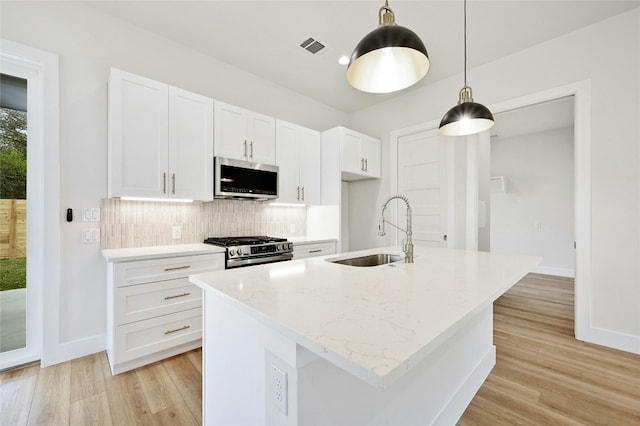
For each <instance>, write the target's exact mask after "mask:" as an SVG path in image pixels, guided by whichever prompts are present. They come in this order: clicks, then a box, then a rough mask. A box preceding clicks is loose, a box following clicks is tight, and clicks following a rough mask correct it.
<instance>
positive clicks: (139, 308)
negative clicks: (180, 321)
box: [114, 278, 202, 325]
mask: <svg viewBox="0 0 640 426" xmlns="http://www.w3.org/2000/svg"><path fill="white" fill-rule="evenodd" d="M114 298H115V300H114V310H115V312H114V319H115V324H116V325H122V324H126V323H129V322H134V321H141V320H145V319H149V318H153V317H157V316H160V315H168V314H173V313H175V312H180V311H185V310H187V309H193V308H199V307H200V306H202V290H201V289H200V288H198V287H196V286H195V285H193V284H191V283H190V282H189V279H188V278H179V279H176V280H169V281H160V282H155V283H150V284H139V285H132V286H127V287H119V288H116V289H115V296H114Z"/></svg>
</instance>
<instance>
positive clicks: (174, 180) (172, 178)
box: [171, 173, 176, 194]
mask: <svg viewBox="0 0 640 426" xmlns="http://www.w3.org/2000/svg"><path fill="white" fill-rule="evenodd" d="M171 180H172V181H173V188H172V190H171V193H172V194H175V193H176V174H175V173H174V174H172V175H171Z"/></svg>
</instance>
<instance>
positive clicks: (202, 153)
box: [167, 87, 213, 200]
mask: <svg viewBox="0 0 640 426" xmlns="http://www.w3.org/2000/svg"><path fill="white" fill-rule="evenodd" d="M169 174H170V183H171V185H170V187H169V188H168V191H167V192H168V193H169V195H170V196H172V197H176V198H187V199H192V200H211V199H212V198H213V99H211V98H207V97H205V96H201V95H197V94H195V93H191V92H187V91H185V90H181V89H177V88H175V87H170V88H169Z"/></svg>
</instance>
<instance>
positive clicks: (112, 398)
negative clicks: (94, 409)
mask: <svg viewBox="0 0 640 426" xmlns="http://www.w3.org/2000/svg"><path fill="white" fill-rule="evenodd" d="M102 370H103V372H104V377H105V388H106V391H107V399H108V401H109V413H110V415H111V421H112V422H113V424H114V425H151V424H153V423H152V421H151V413H150V411H151V410H150V409H149V404H148V403H147V400H146V399H145V397H144V394H143V392H142V389H141V387H140V382H139V381H138V377H137V376H136V373H135V370H132V371H128V372H126V373H122V374H118V375H116V376H112V375H111V372H110V370H109V362H108V361H107V358H106V356H105V357H103V358H102Z"/></svg>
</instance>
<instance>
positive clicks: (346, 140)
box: [342, 129, 364, 174]
mask: <svg viewBox="0 0 640 426" xmlns="http://www.w3.org/2000/svg"><path fill="white" fill-rule="evenodd" d="M361 140H362V136H361V135H360V134H359V133H357V132H354V131H352V130H349V129H342V171H343V172H348V173H357V174H362V173H363V172H364V158H363V157H362V155H361V153H360V141H361Z"/></svg>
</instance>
